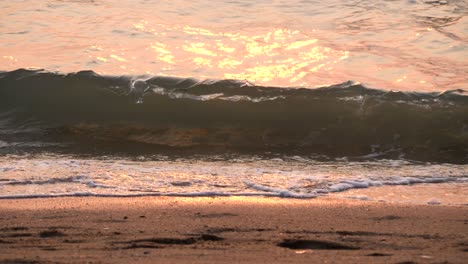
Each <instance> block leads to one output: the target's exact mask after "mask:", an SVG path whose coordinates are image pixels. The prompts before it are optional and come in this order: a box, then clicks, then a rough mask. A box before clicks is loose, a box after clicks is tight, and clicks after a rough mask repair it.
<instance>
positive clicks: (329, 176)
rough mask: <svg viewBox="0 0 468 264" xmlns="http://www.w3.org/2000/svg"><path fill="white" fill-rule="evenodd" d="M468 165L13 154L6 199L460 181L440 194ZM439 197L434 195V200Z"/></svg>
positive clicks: (294, 193) (0, 189) (2, 168)
mask: <svg viewBox="0 0 468 264" xmlns="http://www.w3.org/2000/svg"><path fill="white" fill-rule="evenodd" d="M467 171H468V165H454V164H430V163H418V162H410V161H402V160H378V161H367V162H350V161H338V160H334V161H317V160H314V159H312V158H304V157H299V156H290V157H287V156H283V157H281V158H279V157H277V158H265V157H259V156H251V155H249V156H231V157H230V158H226V156H199V157H192V158H170V157H167V156H159V157H156V158H153V160H145V157H143V156H142V157H140V159H139V160H138V159H136V160H127V159H115V158H112V157H106V158H103V157H101V158H100V159H99V160H96V159H83V158H79V159H77V158H73V157H67V156H50V155H48V156H36V157H34V158H28V157H21V156H7V157H2V158H1V159H0V172H2V178H1V181H0V194H1V195H0V198H26V197H29V198H31V197H57V196H58V197H62V196H104V197H108V196H109V197H121V196H124V197H125V196H130V197H132V196H161V195H166V196H232V195H234V196H275V197H287V198H315V197H319V196H327V195H329V194H332V193H340V192H344V191H347V190H353V189H362V188H364V189H366V188H372V189H375V190H376V191H374V192H375V193H374V194H372V193H369V192H368V194H367V196H363V195H358V194H353V193H351V194H349V193H344V194H341V195H338V196H337V197H344V198H348V199H361V200H376V201H390V202H392V201H403V202H405V200H402V199H398V197H392V196H391V191H394V190H392V189H390V191H388V189H387V190H385V189H383V190H382V191H380V192H379V188H382V186H383V187H386V186H418V185H421V184H423V185H424V184H443V183H451V184H454V185H453V187H452V188H448V189H447V188H445V189H441V190H439V195H437V194H431V193H429V194H426V195H425V196H424V197H432V199H434V200H436V201H440V196H441V193H442V194H446V193H448V192H453V190H458V191H459V192H463V190H466V184H467V183H468V175H467ZM457 184H458V185H457ZM413 190H414V191H413ZM407 192H408V193H412V194H413V196H414V197H418V196H419V198H418V199H408V200H409V201H410V202H421V199H422V200H424V199H423V198H421V195H419V194H420V193H421V192H420V191H419V189H418V188H414V189H413V188H411V191H407ZM428 195H429V196H428ZM431 195H432V196H431ZM379 196H380V197H379ZM382 196H384V197H383V198H382ZM363 197H365V198H363ZM436 198H437V199H438V200H437V199H436ZM432 199H427V201H426V202H429V203H430V202H433V201H432ZM406 202H407V201H406ZM443 202H444V203H451V204H464V203H466V202H468V201H467V200H466V197H464V196H463V195H461V196H460V195H458V196H455V198H452V199H445V200H444V201H443ZM438 203H442V202H438Z"/></svg>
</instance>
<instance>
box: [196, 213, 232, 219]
mask: <svg viewBox="0 0 468 264" xmlns="http://www.w3.org/2000/svg"><path fill="white" fill-rule="evenodd" d="M195 216H196V217H203V218H218V217H232V216H237V215H236V214H231V213H215V214H201V213H196V214H195Z"/></svg>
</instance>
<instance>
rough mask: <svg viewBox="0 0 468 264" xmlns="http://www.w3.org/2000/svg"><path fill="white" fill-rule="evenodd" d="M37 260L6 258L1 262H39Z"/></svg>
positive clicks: (13, 263)
mask: <svg viewBox="0 0 468 264" xmlns="http://www.w3.org/2000/svg"><path fill="white" fill-rule="evenodd" d="M39 263H40V262H39V261H37V260H29V259H4V260H0V264H39Z"/></svg>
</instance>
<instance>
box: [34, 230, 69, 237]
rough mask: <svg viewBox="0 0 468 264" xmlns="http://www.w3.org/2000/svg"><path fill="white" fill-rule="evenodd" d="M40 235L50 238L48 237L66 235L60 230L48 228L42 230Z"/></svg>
mask: <svg viewBox="0 0 468 264" xmlns="http://www.w3.org/2000/svg"><path fill="white" fill-rule="evenodd" d="M39 236H40V237H42V238H48V237H63V236H66V235H65V234H64V233H62V232H60V231H58V230H48V231H42V232H40V233H39Z"/></svg>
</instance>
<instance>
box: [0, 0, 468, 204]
mask: <svg viewBox="0 0 468 264" xmlns="http://www.w3.org/2000/svg"><path fill="white" fill-rule="evenodd" d="M0 10H1V14H2V15H1V19H0V198H13V197H16V198H21V197H23V198H24V197H54V196H145V195H150V196H161V195H168V196H231V195H235V196H275V197H285V198H286V197H289V198H315V197H320V196H334V197H339V198H344V199H361V200H382V201H403V202H422V203H431V204H438V203H449V204H467V203H468V198H467V193H466V191H467V186H468V165H467V164H468V91H467V85H468V53H467V46H468V18H467V14H468V3H467V2H466V1H463V0H404V1H390V0H377V1H365V0H360V1H358V0H354V1H344V0H333V1H313V0H311V1H305V0H303V1H299V0H290V1H216V2H213V1H195V2H193V1H182V0H179V1H122V0H120V1H97V0H96V1H92V0H89V1H87V0H82V1H79V0H75V1H64V0H61V1H30V0H24V1H3V2H1V3H0ZM398 186H405V189H404V190H403V189H401V188H400V189H399V188H397V187H398ZM421 186H423V187H421ZM425 186H430V187H428V188H425ZM395 190H396V191H395ZM394 192H396V193H397V195H394ZM398 193H399V195H398ZM454 193H457V194H458V195H456V197H455V196H454V195H453V194H454ZM408 194H411V195H410V198H405V199H401V197H402V196H404V195H406V196H407V195H408ZM432 194H433V195H432ZM431 195H432V196H431ZM398 197H400V198H398Z"/></svg>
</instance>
